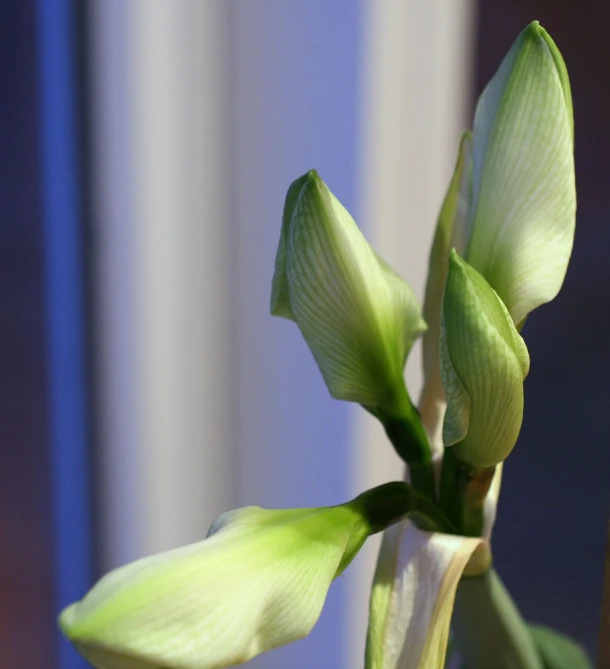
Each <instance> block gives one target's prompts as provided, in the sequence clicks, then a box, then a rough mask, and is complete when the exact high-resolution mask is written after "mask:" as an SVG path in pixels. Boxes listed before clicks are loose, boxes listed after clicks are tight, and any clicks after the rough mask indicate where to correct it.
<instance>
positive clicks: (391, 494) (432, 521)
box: [351, 481, 455, 534]
mask: <svg viewBox="0 0 610 669" xmlns="http://www.w3.org/2000/svg"><path fill="white" fill-rule="evenodd" d="M351 504H353V505H354V506H358V507H360V509H361V510H362V513H363V515H364V517H365V518H366V519H367V522H368V524H369V526H370V528H371V533H372V534H375V533H377V532H381V531H383V530H385V529H386V528H387V527H389V526H390V525H393V524H394V523H397V522H398V521H399V520H402V519H403V518H407V517H408V518H411V519H412V520H413V522H414V523H415V524H416V525H417V526H418V527H419V528H420V529H422V530H426V531H428V532H444V533H447V532H448V533H455V528H454V527H452V525H451V524H450V523H449V521H448V520H447V518H445V516H444V515H443V513H442V511H441V510H440V509H439V508H438V506H437V505H436V504H435V503H434V502H432V501H430V500H429V499H428V498H427V497H424V495H422V494H420V493H419V492H417V491H416V490H415V489H414V488H413V487H412V486H411V485H409V484H408V483H406V482H404V481H393V482H391V483H384V484H383V485H380V486H378V487H376V488H372V489H371V490H367V491H366V492H364V493H362V494H361V495H359V496H358V497H356V499H354V500H353V501H352V502H351Z"/></svg>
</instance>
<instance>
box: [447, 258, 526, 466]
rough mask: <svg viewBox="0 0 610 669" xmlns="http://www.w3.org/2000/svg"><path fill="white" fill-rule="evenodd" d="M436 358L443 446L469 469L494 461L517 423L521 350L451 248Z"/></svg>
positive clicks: (500, 309) (489, 293)
mask: <svg viewBox="0 0 610 669" xmlns="http://www.w3.org/2000/svg"><path fill="white" fill-rule="evenodd" d="M440 357H441V363H440V365H441V378H442V381H443V386H444V389H445V394H446V396H447V411H446V413H445V421H444V424H443V441H444V444H445V446H452V447H453V448H454V449H455V454H456V455H457V457H458V458H459V459H461V460H462V461H464V462H465V463H467V464H468V465H470V466H471V467H473V468H474V469H476V470H480V469H484V468H486V467H492V466H494V465H496V464H498V463H500V462H502V461H503V460H505V459H506V457H507V456H508V455H509V453H510V452H511V450H512V448H513V446H514V445H515V442H516V441H517V437H518V435H519V431H520V430H521V422H522V420H523V379H524V378H525V377H526V375H527V373H528V370H529V355H528V352H527V348H526V346H525V343H524V341H523V339H522V338H521V336H520V335H519V333H518V332H517V330H516V328H515V326H514V324H513V321H512V319H511V317H510V314H509V313H508V311H507V309H506V307H505V306H504V304H503V303H502V300H501V299H500V298H499V296H498V295H497V294H496V292H495V291H494V290H493V289H492V288H491V286H490V285H489V284H488V283H487V282H486V281H485V279H484V278H483V277H482V276H481V275H480V274H479V273H478V272H477V271H476V270H475V269H473V268H472V267H470V266H469V265H468V263H466V262H465V261H464V260H462V259H461V258H460V257H459V256H458V255H457V253H456V252H455V251H452V252H451V255H450V258H449V274H448V277H447V285H446V288H445V296H444V298H443V312H442V324H441V345H440Z"/></svg>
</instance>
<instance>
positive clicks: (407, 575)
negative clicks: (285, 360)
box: [365, 521, 485, 669]
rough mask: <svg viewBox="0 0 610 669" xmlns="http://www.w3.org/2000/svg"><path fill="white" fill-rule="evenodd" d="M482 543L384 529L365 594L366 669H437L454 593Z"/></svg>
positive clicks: (406, 525) (407, 525)
mask: <svg viewBox="0 0 610 669" xmlns="http://www.w3.org/2000/svg"><path fill="white" fill-rule="evenodd" d="M484 543H485V542H484V540H483V539H477V538H472V537H462V536H457V535H450V534H440V533H428V532H422V531H421V530H418V529H417V528H416V527H415V525H413V524H412V523H411V522H410V521H403V522H401V523H399V524H398V525H394V526H393V527H391V528H390V529H388V530H386V532H385V533H384V536H383V542H382V546H381V551H380V553H379V559H378V562H377V569H376V572H375V580H374V583H373V590H372V593H371V602H370V614H369V629H368V637H367V649H366V665H365V666H366V669H443V667H444V666H445V655H446V653H447V640H448V637H449V626H450V622H451V614H452V612H453V602H454V598H455V593H456V589H457V586H458V583H459V581H460V578H461V577H462V574H463V573H464V570H465V569H466V568H467V566H468V565H469V562H470V561H471V558H472V557H473V555H474V554H475V552H476V551H477V549H478V548H479V547H480V546H482V545H483V544H484Z"/></svg>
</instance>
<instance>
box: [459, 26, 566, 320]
mask: <svg viewBox="0 0 610 669" xmlns="http://www.w3.org/2000/svg"><path fill="white" fill-rule="evenodd" d="M472 159H473V174H472V207H471V213H470V216H471V221H470V230H471V232H470V236H469V241H468V246H467V248H466V251H465V254H464V257H465V259H466V260H467V261H468V262H469V263H470V264H471V265H472V266H473V267H474V268H475V269H477V270H478V271H479V272H480V273H481V274H482V275H483V276H484V277H485V279H487V281H488V282H489V284H490V285H491V286H492V287H493V288H494V290H495V291H496V292H497V293H498V295H499V296H500V297H501V298H502V300H503V302H504V303H505V304H506V306H507V308H508V311H509V312H510V314H511V316H512V318H513V320H514V322H515V323H516V324H519V323H521V322H522V321H523V320H524V319H525V317H526V316H527V314H528V313H529V312H531V311H532V310H533V309H535V308H536V307H538V306H540V305H541V304H543V303H545V302H548V301H550V300H552V299H553V298H554V297H555V296H556V295H557V293H558V291H559V289H560V288H561V285H562V283H563V280H564V277H565V273H566V270H567V265H568V261H569V258H570V254H571V251H572V244H573V237H574V224H575V212H576V191H575V180H574V127H573V113H572V97H571V93H570V85H569V81H568V75H567V72H566V68H565V64H564V62H563V59H562V57H561V54H560V53H559V51H558V50H557V47H556V46H555V44H554V42H553V40H552V39H551V38H550V36H549V35H548V33H547V32H546V31H545V30H544V28H542V27H541V26H540V25H539V24H538V23H537V22H534V23H532V24H531V25H529V26H528V27H527V28H526V29H525V30H524V31H523V32H522V33H521V35H519V37H518V38H517V40H516V42H515V43H514V45H513V46H512V48H511V50H510V51H509V53H508V54H507V56H506V57H505V59H504V61H503V62H502V64H501V66H500V68H499V70H498V72H497V73H496V74H495V76H494V77H493V79H492V80H491V81H490V82H489V84H488V85H487V87H486V88H485V90H484V92H483V94H482V95H481V98H480V99H479V102H478V104H477V109H476V114H475V121H474V130H473V140H472Z"/></svg>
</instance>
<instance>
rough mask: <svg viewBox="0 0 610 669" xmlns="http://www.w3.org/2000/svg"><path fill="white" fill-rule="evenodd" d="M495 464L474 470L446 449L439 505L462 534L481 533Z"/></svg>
mask: <svg viewBox="0 0 610 669" xmlns="http://www.w3.org/2000/svg"><path fill="white" fill-rule="evenodd" d="M494 472H495V467H487V468H486V469H481V470H479V471H475V470H473V469H472V467H470V466H469V465H468V464H466V463H465V462H463V461H462V460H460V459H459V458H457V457H456V455H455V451H454V450H453V448H452V447H449V448H445V453H444V455H443V467H442V471H441V486H440V490H441V496H440V504H441V508H442V509H443V512H444V513H445V515H446V516H447V517H448V518H449V520H450V521H451V522H452V523H453V524H454V525H455V526H456V527H457V528H458V531H459V532H460V533H461V534H464V535H466V536H470V537H480V536H481V533H482V532H483V521H484V513H483V512H484V504H485V498H486V497H487V493H488V492H489V487H490V485H491V482H492V480H493V476H494Z"/></svg>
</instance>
